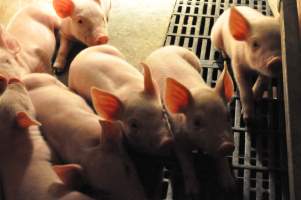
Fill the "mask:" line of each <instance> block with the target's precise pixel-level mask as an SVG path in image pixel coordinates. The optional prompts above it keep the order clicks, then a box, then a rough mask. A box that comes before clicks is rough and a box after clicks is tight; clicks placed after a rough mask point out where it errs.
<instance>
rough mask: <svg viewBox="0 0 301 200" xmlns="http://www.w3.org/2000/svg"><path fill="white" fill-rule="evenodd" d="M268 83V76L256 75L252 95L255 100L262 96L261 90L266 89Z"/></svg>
mask: <svg viewBox="0 0 301 200" xmlns="http://www.w3.org/2000/svg"><path fill="white" fill-rule="evenodd" d="M267 84H268V77H266V76H263V75H258V77H257V80H256V82H255V84H254V85H253V88H252V91H253V97H254V99H255V100H256V101H258V100H260V99H261V98H262V95H263V92H264V90H265V89H266V87H267Z"/></svg>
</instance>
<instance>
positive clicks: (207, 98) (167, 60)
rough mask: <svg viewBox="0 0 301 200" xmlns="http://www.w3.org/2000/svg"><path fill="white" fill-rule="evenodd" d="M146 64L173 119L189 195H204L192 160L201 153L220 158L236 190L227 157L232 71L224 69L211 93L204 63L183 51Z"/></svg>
mask: <svg viewBox="0 0 301 200" xmlns="http://www.w3.org/2000/svg"><path fill="white" fill-rule="evenodd" d="M142 64H143V65H144V66H148V67H149V68H150V70H151V72H152V74H153V77H154V79H155V80H156V81H157V83H158V84H159V88H160V91H161V96H162V97H163V102H164V104H165V106H166V108H167V111H168V113H169V114H170V116H171V124H172V129H173V132H174V135H175V149H176V154H177V156H178V159H179V162H180V165H181V167H182V172H183V176H184V182H185V192H186V195H187V196H190V197H193V198H196V199H198V198H199V195H200V194H199V193H200V186H199V181H198V180H197V177H196V173H195V170H197V169H195V167H194V165H193V158H192V150H195V149H197V148H200V149H201V150H203V151H204V152H206V153H208V154H209V155H211V156H213V157H214V158H215V160H216V163H217V168H218V172H219V173H218V177H219V180H220V184H221V185H222V187H223V188H224V189H226V190H229V189H231V190H232V189H233V188H235V181H234V179H233V177H232V175H231V171H230V168H229V164H228V162H227V160H226V159H225V158H224V156H225V155H228V154H231V153H232V151H233V150H234V143H233V135H232V129H231V124H230V121H229V120H230V119H229V116H228V111H227V107H226V103H228V102H229V101H230V100H231V97H232V95H233V92H234V91H233V82H232V79H231V76H230V75H229V73H228V71H227V68H226V67H225V68H224V70H223V72H222V74H221V75H220V77H219V79H218V80H217V82H216V86H215V88H210V87H209V86H207V85H206V83H205V82H204V80H203V79H202V78H201V75H200V73H199V72H200V71H201V64H200V61H199V59H198V58H197V57H196V56H195V55H194V54H193V53H192V52H191V51H189V50H187V49H185V48H183V47H177V46H167V47H162V48H160V49H158V50H155V51H154V52H152V53H151V54H150V55H149V56H148V57H147V58H146V59H145V61H144V62H143V63H142Z"/></svg>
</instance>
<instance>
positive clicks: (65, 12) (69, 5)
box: [53, 0, 74, 18]
mask: <svg viewBox="0 0 301 200" xmlns="http://www.w3.org/2000/svg"><path fill="white" fill-rule="evenodd" d="M53 7H54V9H55V11H56V13H57V15H58V16H60V17H61V18H65V17H69V16H71V15H72V13H73V11H74V3H73V1H72V0H53Z"/></svg>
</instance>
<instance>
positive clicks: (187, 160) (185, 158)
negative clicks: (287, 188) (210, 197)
mask: <svg viewBox="0 0 301 200" xmlns="http://www.w3.org/2000/svg"><path fill="white" fill-rule="evenodd" d="M175 151H176V155H177V157H178V160H179V163H180V166H181V168H182V173H183V178H184V185H185V195H186V196H187V197H189V198H191V199H198V198H199V196H200V185H199V181H198V180H197V176H196V172H195V167H194V163H193V158H192V153H191V152H190V151H187V152H186V151H184V149H183V148H182V147H181V146H180V145H179V144H176V147H175Z"/></svg>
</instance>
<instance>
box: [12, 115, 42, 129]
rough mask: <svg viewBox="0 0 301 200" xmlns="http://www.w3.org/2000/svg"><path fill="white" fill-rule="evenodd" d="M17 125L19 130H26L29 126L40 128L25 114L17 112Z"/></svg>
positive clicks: (39, 124)
mask: <svg viewBox="0 0 301 200" xmlns="http://www.w3.org/2000/svg"><path fill="white" fill-rule="evenodd" d="M16 121H17V125H18V126H19V127H20V128H28V127H30V126H34V125H35V126H41V123H40V122H38V121H37V120H35V119H33V118H31V117H30V116H29V115H28V114H27V113H26V112H18V113H17V115H16Z"/></svg>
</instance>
